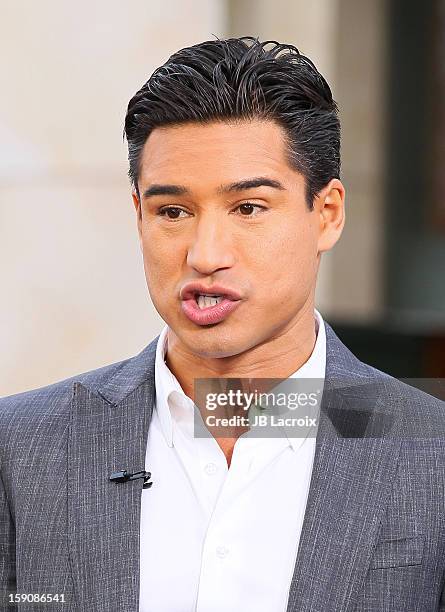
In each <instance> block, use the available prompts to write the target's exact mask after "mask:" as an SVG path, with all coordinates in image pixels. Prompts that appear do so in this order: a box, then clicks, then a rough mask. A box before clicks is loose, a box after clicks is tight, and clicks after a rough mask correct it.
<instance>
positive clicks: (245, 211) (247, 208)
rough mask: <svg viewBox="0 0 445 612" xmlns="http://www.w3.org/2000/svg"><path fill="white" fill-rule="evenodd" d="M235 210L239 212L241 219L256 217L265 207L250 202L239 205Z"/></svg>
mask: <svg viewBox="0 0 445 612" xmlns="http://www.w3.org/2000/svg"><path fill="white" fill-rule="evenodd" d="M255 209H256V210H255ZM236 210H237V211H239V213H240V214H241V216H242V217H256V216H257V215H259V214H260V213H261V212H264V211H265V210H266V207H265V206H260V205H259V204H252V203H251V202H244V204H240V205H239V206H238V207H237V209H236Z"/></svg>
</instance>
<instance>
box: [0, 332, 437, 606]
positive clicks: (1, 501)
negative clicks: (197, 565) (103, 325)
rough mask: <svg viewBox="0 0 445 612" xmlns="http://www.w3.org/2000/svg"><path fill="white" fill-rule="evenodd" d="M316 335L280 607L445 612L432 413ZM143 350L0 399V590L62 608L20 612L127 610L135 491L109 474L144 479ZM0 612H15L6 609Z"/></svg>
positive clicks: (150, 392) (147, 408)
mask: <svg viewBox="0 0 445 612" xmlns="http://www.w3.org/2000/svg"><path fill="white" fill-rule="evenodd" d="M326 332H327V362H326V380H325V391H324V394H323V402H322V407H321V415H320V426H319V431H318V435H317V443H316V452H315V459H314V467H313V475H312V480H311V485H310V491H309V498H308V504H307V510H306V514H305V518H304V524H303V530H302V534H301V540H300V545H299V549H298V556H297V561H296V565H295V570H294V574H293V578H292V583H291V587H290V596H289V605H288V611H289V612H291V611H292V612H365V611H366V612H421V611H422V612H433V611H437V610H442V611H444V610H445V596H444V595H443V589H444V577H445V435H444V429H445V426H444V422H445V411H444V403H443V402H441V401H439V400H436V399H434V398H433V397H431V396H429V395H427V394H425V393H422V392H420V391H417V390H414V389H412V388H411V387H408V386H407V385H404V384H403V383H401V382H399V381H397V380H395V379H393V378H391V377H390V376H387V375H386V374H383V373H382V372H379V371H378V370H375V369H374V368H371V367H370V366H367V365H365V364H363V363H362V362H360V361H359V360H358V359H357V358H356V357H354V355H352V353H351V352H350V351H349V350H348V349H347V348H346V347H345V346H344V345H343V344H342V343H341V341H340V340H339V339H338V337H337V336H336V335H335V333H334V332H333V330H332V329H331V328H330V327H329V325H326ZM156 342H157V338H156V339H155V340H153V341H152V342H151V344H149V346H147V348H145V349H144V350H143V351H142V352H141V353H140V354H139V355H137V356H136V357H134V358H132V359H128V360H126V361H122V362H119V363H116V364H113V365H109V366H106V367H104V368H101V369H99V370H95V371H92V372H88V373H86V374H82V375H80V376H76V377H74V378H71V379H69V380H66V381H62V382H59V383H56V384H54V385H51V386H48V387H45V388H43V389H39V390H35V391H30V392H27V393H21V394H19V395H15V396H11V397H8V398H4V399H3V400H0V443H1V447H0V450H1V480H0V553H1V558H0V587H1V589H2V590H3V591H4V592H11V591H13V592H15V591H17V593H19V594H28V593H47V594H57V593H58V594H61V593H63V594H64V595H65V602H66V603H65V604H64V605H61V604H60V603H59V604H57V603H56V604H46V605H43V606H42V604H40V605H38V606H37V607H36V604H31V603H25V604H20V605H19V607H18V608H17V609H19V610H23V611H25V610H36V609H44V610H57V611H58V610H64V611H70V612H73V611H76V612H110V611H111V612H114V611H116V612H118V611H119V612H121V611H122V612H136V611H137V610H138V596H139V527H140V525H139V521H140V504H141V493H142V491H143V490H142V480H134V481H131V482H126V483H125V484H115V483H112V482H110V481H109V475H110V474H111V472H113V471H116V470H120V469H128V470H131V471H138V470H141V469H144V459H145V448H146V442H147V432H148V427H149V424H150V419H151V415H152V409H153V402H154V397H155V388H154V363H155V351H156ZM155 477H156V475H153V480H154V481H155ZM289 486H290V487H291V486H292V482H289ZM152 490H153V489H146V490H144V491H143V494H144V495H147V496H149V495H150V492H151V491H152ZM277 520H279V517H277ZM258 537H261V534H258ZM246 571H250V570H248V568H247V569H246ZM265 578H266V577H265ZM149 579H150V577H149V576H148V577H147V580H149ZM172 588H174V584H172ZM228 588H230V585H228ZM0 609H1V610H10V609H13V608H11V607H8V606H7V605H6V603H5V599H3V601H2V603H1V604H0ZM153 612H156V611H153ZM209 612H211V611H210V610H209ZM228 612H229V611H228ZM246 612H250V611H246ZM271 612H274V611H273V610H271Z"/></svg>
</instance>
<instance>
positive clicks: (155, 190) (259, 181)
mask: <svg viewBox="0 0 445 612" xmlns="http://www.w3.org/2000/svg"><path fill="white" fill-rule="evenodd" d="M257 187H272V189H278V190H280V191H284V190H285V187H284V186H283V185H282V184H281V183H280V182H279V181H277V180H275V179H271V178H267V177H266V176H258V177H255V178H249V179H244V180H242V181H236V182H235V183H230V184H229V185H221V186H220V187H219V188H218V190H217V192H218V193H219V194H223V193H233V192H234V191H246V190H247V189H255V188H257ZM188 194H190V191H189V190H188V189H187V187H184V186H183V185H159V184H156V183H155V184H153V185H150V187H148V189H146V190H145V191H144V193H143V197H144V198H151V197H153V196H160V195H172V196H178V195H188Z"/></svg>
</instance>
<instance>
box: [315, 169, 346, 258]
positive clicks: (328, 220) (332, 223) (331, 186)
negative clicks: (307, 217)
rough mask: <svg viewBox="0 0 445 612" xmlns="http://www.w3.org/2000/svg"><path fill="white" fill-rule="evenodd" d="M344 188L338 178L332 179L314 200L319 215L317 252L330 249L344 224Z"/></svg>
mask: <svg viewBox="0 0 445 612" xmlns="http://www.w3.org/2000/svg"><path fill="white" fill-rule="evenodd" d="M345 194H346V192H345V188H344V186H343V183H342V182H341V181H340V180H339V179H332V180H331V181H329V183H328V184H327V185H326V187H324V188H323V189H322V190H321V191H320V193H319V194H318V196H316V198H315V200H314V208H315V210H316V211H317V212H318V215H319V235H318V252H319V253H323V252H325V251H329V250H330V249H332V247H333V246H334V244H335V243H336V242H337V240H338V239H339V238H340V236H341V233H342V231H343V227H344V225H345Z"/></svg>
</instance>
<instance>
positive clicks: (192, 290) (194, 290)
mask: <svg viewBox="0 0 445 612" xmlns="http://www.w3.org/2000/svg"><path fill="white" fill-rule="evenodd" d="M197 295H218V296H221V297H223V298H226V299H227V300H232V301H237V300H241V299H242V298H241V296H240V294H239V293H238V292H236V291H235V290H233V289H230V288H228V287H224V286H223V285H210V286H209V287H206V286H205V285H203V284H202V283H199V282H192V283H187V285H185V286H184V287H183V288H182V289H181V291H180V296H181V300H189V299H196V296H197Z"/></svg>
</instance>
